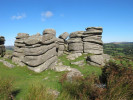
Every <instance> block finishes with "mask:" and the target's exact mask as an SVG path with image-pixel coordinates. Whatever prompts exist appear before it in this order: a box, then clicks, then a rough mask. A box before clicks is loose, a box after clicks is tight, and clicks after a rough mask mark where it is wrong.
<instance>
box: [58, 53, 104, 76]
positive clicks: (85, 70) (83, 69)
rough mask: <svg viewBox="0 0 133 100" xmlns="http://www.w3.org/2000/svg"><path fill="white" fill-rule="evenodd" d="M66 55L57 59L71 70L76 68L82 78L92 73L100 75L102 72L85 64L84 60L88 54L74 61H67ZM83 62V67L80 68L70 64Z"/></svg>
mask: <svg viewBox="0 0 133 100" xmlns="http://www.w3.org/2000/svg"><path fill="white" fill-rule="evenodd" d="M66 56H67V55H63V56H61V57H59V59H60V60H61V61H62V62H63V64H64V65H67V66H70V67H71V68H76V69H78V70H79V71H80V72H81V73H82V74H83V75H84V76H87V75H90V74H92V73H94V74H96V75H101V73H102V71H101V68H99V67H95V66H90V65H87V64H86V61H85V58H86V57H87V56H88V54H83V55H82V56H80V57H78V58H76V59H75V60H68V59H67V58H66ZM80 60H84V63H85V65H84V66H82V67H79V66H77V65H74V64H71V62H76V61H80Z"/></svg>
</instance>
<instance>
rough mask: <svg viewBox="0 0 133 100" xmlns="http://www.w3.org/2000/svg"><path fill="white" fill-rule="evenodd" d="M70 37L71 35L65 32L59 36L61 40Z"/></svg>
mask: <svg viewBox="0 0 133 100" xmlns="http://www.w3.org/2000/svg"><path fill="white" fill-rule="evenodd" d="M68 36H69V33H67V32H64V33H63V34H61V35H60V36H59V38H61V39H64V40H65V39H67V37H68Z"/></svg>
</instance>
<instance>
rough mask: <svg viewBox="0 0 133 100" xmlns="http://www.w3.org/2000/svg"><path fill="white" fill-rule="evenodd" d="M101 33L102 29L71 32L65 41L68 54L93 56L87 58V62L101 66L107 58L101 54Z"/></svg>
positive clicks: (95, 28) (91, 28)
mask: <svg viewBox="0 0 133 100" xmlns="http://www.w3.org/2000/svg"><path fill="white" fill-rule="evenodd" d="M102 32H103V29H102V27H88V28H86V31H76V32H72V33H71V34H70V36H69V39H68V40H67V42H68V49H69V52H72V53H90V54H93V55H92V56H88V58H87V62H88V63H89V64H91V65H96V66H103V65H104V64H105V60H106V59H108V58H109V57H107V55H106V56H105V54H103V42H102V40H101V38H102Z"/></svg>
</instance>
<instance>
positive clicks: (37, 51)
mask: <svg viewBox="0 0 133 100" xmlns="http://www.w3.org/2000/svg"><path fill="white" fill-rule="evenodd" d="M55 46H56V45H55V43H53V44H50V45H42V46H40V47H35V48H25V49H24V55H26V56H38V55H42V54H44V53H46V52H47V51H48V50H50V49H52V48H53V47H55Z"/></svg>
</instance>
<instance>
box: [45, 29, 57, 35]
mask: <svg viewBox="0 0 133 100" xmlns="http://www.w3.org/2000/svg"><path fill="white" fill-rule="evenodd" d="M47 34H53V35H54V36H55V35H56V31H55V30H54V29H45V30H44V31H43V35H47Z"/></svg>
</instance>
